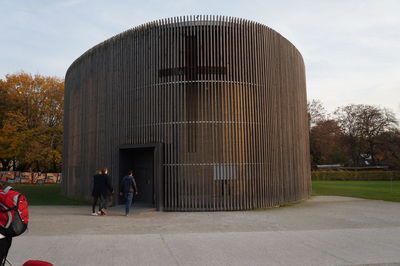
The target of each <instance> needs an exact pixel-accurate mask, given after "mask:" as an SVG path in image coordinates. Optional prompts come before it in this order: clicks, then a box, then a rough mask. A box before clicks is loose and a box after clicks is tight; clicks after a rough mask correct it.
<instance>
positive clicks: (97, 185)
mask: <svg viewBox="0 0 400 266" xmlns="http://www.w3.org/2000/svg"><path fill="white" fill-rule="evenodd" d="M100 175H101V171H100V170H97V171H96V174H95V175H94V176H93V190H92V197H93V204H92V215H94V216H97V215H98V214H97V212H96V210H95V209H96V205H97V201H98V200H99V198H100V195H101V193H100V187H101V184H100V183H101V182H100V179H101V178H99V177H100ZM100 210H101V208H100V204H99V213H100Z"/></svg>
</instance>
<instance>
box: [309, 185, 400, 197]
mask: <svg viewBox="0 0 400 266" xmlns="http://www.w3.org/2000/svg"><path fill="white" fill-rule="evenodd" d="M312 185H313V196H319V195H335V196H347V197H355V198H365V199H378V200H387V201H396V202H400V181H312Z"/></svg>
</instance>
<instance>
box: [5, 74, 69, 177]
mask: <svg viewBox="0 0 400 266" xmlns="http://www.w3.org/2000/svg"><path fill="white" fill-rule="evenodd" d="M0 99H1V101H0V166H1V170H3V171H7V170H10V169H13V170H14V171H29V170H30V171H38V172H40V171H41V172H60V171H61V163H62V145H63V144H62V138H63V112H64V110H63V108H64V104H63V103H64V81H63V80H62V79H59V78H56V77H45V76H42V75H34V76H32V75H30V74H27V73H23V72H22V73H16V74H9V75H6V76H5V78H4V79H0Z"/></svg>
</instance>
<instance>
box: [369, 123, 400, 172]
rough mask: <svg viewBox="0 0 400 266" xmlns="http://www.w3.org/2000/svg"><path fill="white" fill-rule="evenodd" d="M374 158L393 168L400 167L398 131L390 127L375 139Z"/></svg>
mask: <svg viewBox="0 0 400 266" xmlns="http://www.w3.org/2000/svg"><path fill="white" fill-rule="evenodd" d="M376 142H377V144H376V155H375V158H376V160H377V161H378V162H379V163H381V164H385V165H390V166H392V167H393V168H396V169H400V131H399V130H398V129H392V130H389V131H386V132H383V133H382V134H381V135H379V136H378V137H377V139H376Z"/></svg>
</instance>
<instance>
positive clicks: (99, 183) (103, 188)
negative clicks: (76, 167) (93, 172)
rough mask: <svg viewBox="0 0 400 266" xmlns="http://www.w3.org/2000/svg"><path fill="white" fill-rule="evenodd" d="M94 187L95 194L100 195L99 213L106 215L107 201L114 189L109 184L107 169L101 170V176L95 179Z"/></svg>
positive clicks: (109, 178)
mask: <svg viewBox="0 0 400 266" xmlns="http://www.w3.org/2000/svg"><path fill="white" fill-rule="evenodd" d="M94 187H96V193H98V194H99V195H100V212H101V215H106V214H107V212H106V210H107V206H108V199H109V197H110V196H111V194H113V193H114V189H113V187H112V184H111V177H110V176H109V175H108V169H107V168H103V169H102V170H101V175H99V176H98V177H97V178H96V183H95V185H94Z"/></svg>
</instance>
